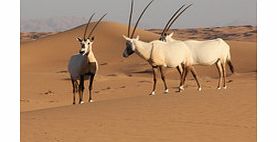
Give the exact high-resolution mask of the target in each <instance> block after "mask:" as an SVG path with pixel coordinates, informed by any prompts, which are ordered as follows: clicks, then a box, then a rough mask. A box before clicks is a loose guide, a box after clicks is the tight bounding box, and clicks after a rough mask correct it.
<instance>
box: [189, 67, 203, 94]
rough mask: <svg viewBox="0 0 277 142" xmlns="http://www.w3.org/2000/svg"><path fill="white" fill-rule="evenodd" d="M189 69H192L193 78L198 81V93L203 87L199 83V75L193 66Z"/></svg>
mask: <svg viewBox="0 0 277 142" xmlns="http://www.w3.org/2000/svg"><path fill="white" fill-rule="evenodd" d="M189 69H190V71H191V73H192V75H193V77H194V79H195V81H196V83H197V86H198V91H201V90H202V88H201V85H200V83H199V80H198V77H197V73H196V71H195V69H194V67H193V66H191V67H189Z"/></svg>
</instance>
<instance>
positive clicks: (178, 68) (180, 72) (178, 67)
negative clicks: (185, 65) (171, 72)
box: [176, 65, 183, 77]
mask: <svg viewBox="0 0 277 142" xmlns="http://www.w3.org/2000/svg"><path fill="white" fill-rule="evenodd" d="M176 69H177V70H178V72H179V74H180V77H182V70H183V69H182V66H181V65H179V66H177V67H176Z"/></svg>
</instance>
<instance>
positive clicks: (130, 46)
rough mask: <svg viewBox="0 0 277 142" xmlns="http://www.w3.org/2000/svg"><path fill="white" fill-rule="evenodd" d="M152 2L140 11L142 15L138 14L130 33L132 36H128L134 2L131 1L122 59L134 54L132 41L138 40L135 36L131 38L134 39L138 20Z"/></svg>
mask: <svg viewBox="0 0 277 142" xmlns="http://www.w3.org/2000/svg"><path fill="white" fill-rule="evenodd" d="M153 1H154V0H152V1H150V2H149V3H148V5H147V6H146V7H145V8H144V10H143V11H142V13H141V14H140V16H139V18H138V20H137V22H136V25H135V27H134V29H133V31H132V34H131V35H130V29H131V21H132V16H133V8H134V0H132V1H131V11H130V17H129V25H128V36H127V37H126V36H124V35H123V37H124V38H125V40H126V46H125V50H124V51H123V57H125V58H127V57H128V56H130V55H132V54H133V53H134V52H135V46H134V41H135V40H139V37H138V36H137V37H136V38H133V37H134V34H135V32H136V29H137V26H138V23H139V21H140V19H141V18H142V16H143V14H144V13H145V11H146V10H147V8H148V7H149V6H150V5H151V3H152V2H153Z"/></svg>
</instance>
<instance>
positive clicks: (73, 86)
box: [71, 78, 77, 105]
mask: <svg viewBox="0 0 277 142" xmlns="http://www.w3.org/2000/svg"><path fill="white" fill-rule="evenodd" d="M75 82H76V81H75V80H73V79H72V78H71V83H72V88H73V91H72V92H73V105H75V93H76V91H77V90H76V83H75Z"/></svg>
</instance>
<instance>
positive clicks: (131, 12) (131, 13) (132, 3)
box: [128, 0, 134, 37]
mask: <svg viewBox="0 0 277 142" xmlns="http://www.w3.org/2000/svg"><path fill="white" fill-rule="evenodd" d="M133 10H134V0H132V1H131V10H130V16H129V24H128V37H130V29H131V22H132V16H133Z"/></svg>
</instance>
